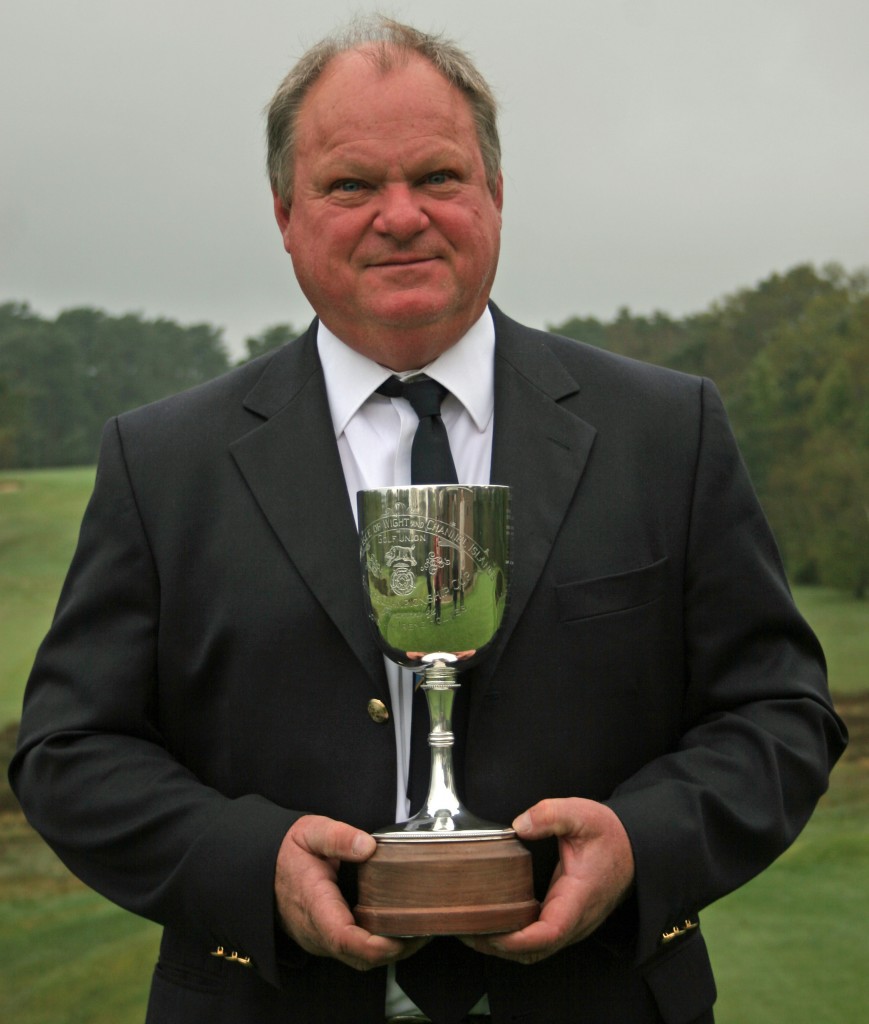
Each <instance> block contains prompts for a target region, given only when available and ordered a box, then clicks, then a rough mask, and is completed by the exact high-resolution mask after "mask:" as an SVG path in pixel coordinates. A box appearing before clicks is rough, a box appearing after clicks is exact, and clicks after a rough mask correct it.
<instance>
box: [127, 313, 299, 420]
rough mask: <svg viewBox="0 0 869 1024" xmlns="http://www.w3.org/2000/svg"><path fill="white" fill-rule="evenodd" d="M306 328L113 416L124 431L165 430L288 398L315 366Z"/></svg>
mask: <svg viewBox="0 0 869 1024" xmlns="http://www.w3.org/2000/svg"><path fill="white" fill-rule="evenodd" d="M310 333H311V332H310V331H307V332H305V333H304V334H302V335H300V336H299V337H298V338H296V339H294V340H293V341H289V342H287V343H286V344H284V345H282V346H281V347H280V348H277V349H274V350H272V351H270V352H266V353H264V354H263V355H260V356H257V357H255V358H254V359H251V360H249V361H248V362H245V363H241V364H240V365H238V366H235V367H233V368H232V369H231V370H228V371H227V372H226V373H223V374H221V375H220V376H218V377H214V378H212V379H211V380H208V381H205V382H203V383H202V384H197V385H196V386H194V387H192V388H187V389H185V390H184V391H179V392H177V393H176V394H173V395H169V396H167V397H165V398H161V399H158V400H157V401H155V402H151V403H149V404H147V405H143V406H139V407H138V408H136V409H131V410H129V411H126V412H123V413H121V414H120V416H119V417H118V418H119V420H120V422H121V424H122V426H123V427H124V428H126V429H130V430H138V429H143V428H149V429H154V428H157V427H161V426H162V427H163V428H166V429H168V430H170V431H171V430H173V429H177V428H178V427H179V426H182V425H184V424H188V423H195V422H210V423H212V424H215V423H216V422H217V421H218V420H222V421H224V422H230V421H232V420H233V418H234V417H237V416H243V415H244V414H245V411H246V412H247V414H248V415H249V414H250V413H251V412H253V413H257V412H258V411H259V407H260V406H261V405H263V406H267V407H268V408H267V409H266V410H265V411H266V412H267V413H271V412H272V411H274V407H275V406H277V405H279V404H280V403H281V401H287V400H289V398H290V397H291V396H292V394H293V389H294V386H298V384H299V383H300V382H302V381H304V380H305V379H306V378H307V377H309V376H310V375H311V373H313V372H316V370H317V369H318V362H317V358H316V345H315V344H314V345H311V344H310ZM257 396H259V398H258V397H257Z"/></svg>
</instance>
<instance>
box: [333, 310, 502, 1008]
mask: <svg viewBox="0 0 869 1024" xmlns="http://www.w3.org/2000/svg"><path fill="white" fill-rule="evenodd" d="M317 347H318V349H319V353H320V362H321V363H322V365H323V373H324V375H325V379H326V394H327V396H328V399H329V411H330V412H331V415H332V425H333V427H334V429H335V439H336V441H337V442H338V452H339V454H340V456H341V465H342V466H343V468H344V479H345V480H346V482H347V491H348V493H349V495H350V502H351V504H352V506H353V514H354V516H355V515H357V510H356V492H357V491H363V490H371V489H373V488H377V487H394V486H399V485H401V484H407V483H410V449H411V445H412V443H413V435H414V434H415V433H416V426H417V422H418V419H417V415H416V413H415V412H414V411H413V409H412V408H411V405H410V402H408V401H407V399H405V398H387V397H385V396H384V395H378V394H376V390H377V388H378V387H379V386H380V385H381V384H382V383H383V382H384V381H385V380H387V379H388V378H389V377H390V376H392V374H393V371H392V370H390V369H388V368H387V367H385V366H381V365H380V364H379V363H375V362H374V361H373V360H371V359H368V358H367V357H366V356H363V355H361V354H360V353H359V352H356V351H354V350H353V349H351V348H349V347H348V346H347V345H345V344H344V343H343V342H342V341H340V340H339V339H338V338H336V337H335V335H334V334H332V332H331V331H330V330H329V329H328V328H327V327H325V326H324V325H323V324H322V323H320V325H319V327H318V332H317ZM420 372H424V373H425V374H426V375H427V376H429V377H431V378H432V379H433V380H436V381H438V383H439V384H443V386H444V387H445V388H447V390H448V391H449V394H448V395H447V396H446V397H445V398H444V401H443V405H442V406H441V418H442V420H443V422H444V426H445V427H446V430H447V435H448V436H449V439H450V450H451V451H452V455H453V461H454V462H455V465H456V474H457V476H458V479H459V483H463V484H488V483H489V475H490V469H491V463H492V427H493V419H494V411H495V325H494V323H493V322H492V315H491V313H490V312H489V310H488V308H487V309H486V310H485V312H484V313H483V315H482V316H481V317H480V319H479V320H478V321H477V322H476V323H475V324H474V325H473V327H471V329H470V330H469V331H468V333H467V334H466V335H465V336H464V337H463V338H461V339H460V340H459V341H458V342H457V343H456V344H455V345H453V346H452V347H451V348H448V349H447V350H446V352H444V353H443V354H442V355H440V356H438V358H437V359H435V360H434V362H432V363H429V365H428V366H422V367H419V368H418V369H416V370H413V371H408V372H406V373H398V374H396V376H398V377H400V378H405V377H411V376H414V375H415V374H417V373H420ZM385 664H386V675H387V679H388V681H389V696H390V702H391V705H392V717H393V721H394V723H395V748H396V760H397V764H398V773H397V778H396V789H395V820H396V821H403V820H405V819H406V818H407V817H408V815H409V813H410V811H409V806H408V800H407V782H408V778H407V775H408V767H409V761H410V714H411V702H412V697H413V673H412V672H410V671H408V670H406V669H401V668H399V667H398V666H397V665H396V664H394V663H393V662H391V661H389V660H386V659H385ZM383 824H388V823H387V822H384V823H383ZM414 1009H415V1007H414V1006H413V1004H412V1003H411V1002H410V1001H409V1000H408V999H407V997H406V996H405V995H404V993H403V992H402V991H401V989H400V988H398V986H397V984H396V983H395V974H394V969H392V968H391V969H390V972H389V987H388V990H387V1006H386V1012H387V1016H389V1015H391V1014H396V1013H407V1012H412V1011H413V1010H414ZM475 1009H477V1008H476V1007H475Z"/></svg>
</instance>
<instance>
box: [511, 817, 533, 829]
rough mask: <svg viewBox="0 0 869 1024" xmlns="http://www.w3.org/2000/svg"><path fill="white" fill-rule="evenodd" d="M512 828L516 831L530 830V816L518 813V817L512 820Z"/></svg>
mask: <svg viewBox="0 0 869 1024" xmlns="http://www.w3.org/2000/svg"><path fill="white" fill-rule="evenodd" d="M513 828H514V829H515V830H516V831H517V832H520V833H521V832H530V831H531V817H530V815H528V814H525V813H523V814H520V815H519V817H518V818H516V819H515V821H514V822H513Z"/></svg>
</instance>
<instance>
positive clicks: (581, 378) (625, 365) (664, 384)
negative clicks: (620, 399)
mask: <svg viewBox="0 0 869 1024" xmlns="http://www.w3.org/2000/svg"><path fill="white" fill-rule="evenodd" d="M493 316H494V319H495V329H496V338H497V342H496V344H497V352H498V354H499V355H500V356H501V357H502V358H504V359H506V360H507V361H508V362H511V363H513V364H514V365H516V366H517V367H521V366H522V365H526V366H527V365H531V364H534V363H539V361H540V360H542V359H547V360H548V359H554V360H555V361H557V363H558V364H559V365H560V366H561V367H562V368H563V369H564V370H565V371H566V372H567V373H568V374H570V376H571V377H572V378H573V379H574V380H575V381H576V382H577V384H578V385H580V386H582V385H586V386H590V385H594V384H599V385H601V386H603V387H607V388H612V387H614V386H616V385H618V386H619V387H620V388H631V387H636V388H638V389H640V390H648V389H653V390H655V389H659V388H662V389H664V390H673V391H677V392H678V391H685V390H687V391H691V392H695V391H696V389H697V387H698V385H699V383H700V379H699V378H697V377H695V376H692V375H690V374H686V373H682V372H680V371H678V370H672V369H669V368H667V367H664V366H659V365H656V364H653V363H647V362H643V361H641V360H638V359H632V358H630V357H629V356H623V355H620V354H619V353H617V352H611V351H609V350H608V349H604V348H600V347H598V346H596V345H592V344H590V343H588V342H583V341H579V340H577V339H575V338H568V337H565V336H564V335H560V334H555V333H553V332H551V331H543V330H539V329H537V328H533V327H526V326H525V325H523V324H520V323H518V322H517V321H515V320H511V319H510V318H509V317H507V316H505V315H504V314H503V313H502V312H501V311H500V310H498V309H497V308H493Z"/></svg>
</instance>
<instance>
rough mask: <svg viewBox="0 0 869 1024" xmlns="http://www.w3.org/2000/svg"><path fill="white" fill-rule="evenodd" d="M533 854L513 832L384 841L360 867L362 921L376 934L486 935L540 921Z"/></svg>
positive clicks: (359, 917)
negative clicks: (478, 836) (534, 890)
mask: <svg viewBox="0 0 869 1024" xmlns="http://www.w3.org/2000/svg"><path fill="white" fill-rule="evenodd" d="M538 912H539V906H538V903H537V901H536V900H535V899H534V892H533V885H532V879H531V854H530V853H529V852H528V851H527V850H526V849H525V847H524V846H523V845H522V844H521V843H520V842H519V840H518V839H516V838H515V836H514V835H512V834H508V835H496V836H495V837H494V838H489V837H486V838H480V839H476V840H475V839H468V840H457V839H454V838H451V839H448V840H444V839H437V838H432V839H430V840H421V839H417V838H415V839H409V840H407V841H406V842H400V841H399V842H396V841H395V840H389V841H386V842H378V844H377V849H376V850H375V852H374V854H373V856H372V857H371V858H370V859H369V860H367V861H365V863H364V864H360V865H359V903H358V904H357V905H356V907H355V908H354V911H353V913H354V916H355V918H356V921H357V922H358V923H359V924H360V925H361V926H362V927H363V928H365V929H366V930H367V931H369V932H372V933H374V934H375V935H391V936H419V935H484V934H493V933H496V932H511V931H516V930H517V929H519V928H524V927H525V926H526V925H529V924H531V922H532V921H535V920H536V919H537V915H538Z"/></svg>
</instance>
